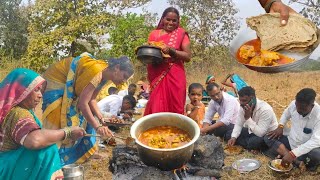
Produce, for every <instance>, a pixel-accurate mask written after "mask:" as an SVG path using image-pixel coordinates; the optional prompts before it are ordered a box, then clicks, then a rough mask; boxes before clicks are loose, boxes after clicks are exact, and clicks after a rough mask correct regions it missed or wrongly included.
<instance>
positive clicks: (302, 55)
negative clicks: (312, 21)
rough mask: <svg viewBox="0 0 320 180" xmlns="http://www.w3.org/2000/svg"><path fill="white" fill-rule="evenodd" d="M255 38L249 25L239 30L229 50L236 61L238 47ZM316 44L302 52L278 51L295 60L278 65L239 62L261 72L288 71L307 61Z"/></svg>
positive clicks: (254, 33)
mask: <svg viewBox="0 0 320 180" xmlns="http://www.w3.org/2000/svg"><path fill="white" fill-rule="evenodd" d="M256 38H257V35H256V32H255V31H254V30H252V29H250V28H249V27H246V28H244V29H243V30H240V31H239V33H238V34H237V36H236V37H235V38H234V39H233V40H232V41H231V43H230V47H229V52H230V54H231V55H232V57H234V59H235V60H237V62H239V61H238V59H237V58H236V54H237V51H238V49H239V48H240V47H241V46H242V45H243V44H244V43H246V42H248V41H250V40H252V39H256ZM318 39H319V34H318ZM317 46H318V43H315V45H314V46H313V47H312V48H310V49H309V50H307V51H304V52H290V51H288V50H281V51H279V53H282V54H284V55H286V56H288V57H291V58H294V59H295V61H293V62H292V63H288V64H282V65H278V66H252V65H247V64H242V63H240V62H239V63H240V64H242V65H245V66H246V67H247V68H249V69H251V70H254V71H258V72H263V73H278V72H283V71H288V70H291V69H293V68H296V67H299V66H300V65H302V64H304V63H307V61H308V60H309V56H310V55H311V54H312V52H313V51H314V50H315V49H316V48H317Z"/></svg>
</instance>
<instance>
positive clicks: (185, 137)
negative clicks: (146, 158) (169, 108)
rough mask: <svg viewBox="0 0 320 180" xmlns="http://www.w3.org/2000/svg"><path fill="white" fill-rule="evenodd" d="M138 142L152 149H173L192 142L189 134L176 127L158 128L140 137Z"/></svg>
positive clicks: (151, 129)
mask: <svg viewBox="0 0 320 180" xmlns="http://www.w3.org/2000/svg"><path fill="white" fill-rule="evenodd" d="M138 140H139V141H140V142H142V143H143V144H145V145H147V146H150V147H152V148H160V149H171V148H177V147H180V146H183V145H185V144H187V143H188V142H190V141H191V138H190V136H189V134H188V133H187V132H186V131H184V130H182V129H180V128H177V127H174V126H156V127H153V128H150V129H148V130H146V131H145V132H143V133H141V134H140V135H139V138H138Z"/></svg>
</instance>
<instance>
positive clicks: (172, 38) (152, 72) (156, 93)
mask: <svg viewBox="0 0 320 180" xmlns="http://www.w3.org/2000/svg"><path fill="white" fill-rule="evenodd" d="M159 31H160V30H154V31H152V32H151V33H150V36H149V41H156V42H161V41H162V42H164V43H165V44H167V45H168V46H170V47H173V48H175V49H176V50H181V45H182V42H183V41H184V39H185V38H187V40H188V41H189V39H188V35H187V33H186V32H185V30H184V29H182V28H180V27H179V28H177V29H176V30H174V31H173V32H171V33H168V34H164V35H159ZM183 64H184V62H183V61H182V60H179V59H171V58H169V59H166V60H165V62H163V63H161V64H158V65H153V64H149V65H148V67H147V71H148V80H149V82H150V88H151V93H150V96H149V101H148V103H147V106H146V108H145V112H144V115H148V114H152V113H157V112H174V113H179V114H184V105H185V102H186V83H187V82H186V75H185V70H184V65H183Z"/></svg>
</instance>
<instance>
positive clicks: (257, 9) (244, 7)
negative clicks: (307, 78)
mask: <svg viewBox="0 0 320 180" xmlns="http://www.w3.org/2000/svg"><path fill="white" fill-rule="evenodd" d="M22 2H23V3H26V2H27V0H23V1H22ZM233 2H234V3H235V5H236V7H237V8H238V10H239V13H238V14H237V15H238V16H239V17H240V19H241V26H242V27H244V26H246V24H245V19H246V18H247V17H250V16H256V15H259V14H262V13H264V9H263V8H262V7H261V6H260V4H259V1H258V0H233ZM282 2H284V3H286V4H288V2H289V0H282ZM169 6H170V5H169V3H167V0H152V1H151V2H150V3H148V4H146V5H145V6H143V7H141V8H135V9H128V12H134V13H137V14H139V13H141V12H142V10H143V9H146V10H148V11H150V12H153V13H157V14H158V17H159V18H160V16H161V14H162V12H163V11H164V10H165V9H166V8H167V7H169ZM290 7H291V8H293V9H294V10H296V11H297V12H298V11H300V10H301V9H302V6H301V5H300V4H297V3H294V4H290ZM319 57H320V46H319V47H318V48H317V50H315V52H314V53H313V54H312V55H311V56H310V58H311V59H318V58H319Z"/></svg>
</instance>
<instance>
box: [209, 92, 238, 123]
mask: <svg viewBox="0 0 320 180" xmlns="http://www.w3.org/2000/svg"><path fill="white" fill-rule="evenodd" d="M222 96H223V98H222V102H221V103H220V104H219V103H217V102H215V101H214V100H212V99H211V100H210V102H209V105H208V109H207V110H206V113H205V116H204V120H203V123H208V124H212V118H213V116H214V115H215V114H216V113H218V114H219V121H220V122H222V123H223V124H225V125H226V126H228V125H229V124H230V123H231V124H235V122H236V119H237V117H238V113H239V109H240V104H239V102H238V100H237V98H235V97H233V96H231V95H230V94H228V93H225V92H222Z"/></svg>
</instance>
